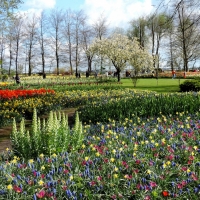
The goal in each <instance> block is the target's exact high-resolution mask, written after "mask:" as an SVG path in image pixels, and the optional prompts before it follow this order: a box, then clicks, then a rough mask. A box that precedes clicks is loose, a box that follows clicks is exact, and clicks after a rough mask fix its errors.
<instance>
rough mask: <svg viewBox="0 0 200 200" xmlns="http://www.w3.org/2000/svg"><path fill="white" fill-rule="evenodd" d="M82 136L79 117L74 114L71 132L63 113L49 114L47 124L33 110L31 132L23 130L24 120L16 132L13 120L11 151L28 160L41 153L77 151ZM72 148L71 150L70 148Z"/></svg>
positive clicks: (66, 117)
mask: <svg viewBox="0 0 200 200" xmlns="http://www.w3.org/2000/svg"><path fill="white" fill-rule="evenodd" d="M83 139H84V136H83V131H82V124H81V122H80V121H79V115H78V113H76V119H75V125H74V128H73V129H72V130H70V128H69V126H68V116H67V115H65V114H64V113H62V114H61V113H60V112H58V114H57V113H56V112H52V111H51V112H50V114H49V118H48V120H47V122H46V121H45V119H43V123H42V124H41V122H40V118H38V117H37V112H36V109H34V113H33V120H32V126H31V130H27V131H26V130H25V124H24V119H23V120H22V121H21V122H20V128H19V130H17V126H16V121H15V119H14V120H13V129H12V134H11V142H12V149H13V151H14V152H15V154H16V155H18V156H20V157H23V158H25V159H28V158H30V157H33V158H36V157H37V156H38V155H40V154H41V153H43V154H46V155H50V154H52V153H55V152H56V153H59V152H63V151H64V150H66V149H68V150H70V151H77V150H78V149H79V148H80V147H81V145H82V142H83ZM71 147H73V148H71Z"/></svg>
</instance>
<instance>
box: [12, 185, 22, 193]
mask: <svg viewBox="0 0 200 200" xmlns="http://www.w3.org/2000/svg"><path fill="white" fill-rule="evenodd" d="M13 190H14V191H15V192H17V193H21V192H22V188H20V187H18V186H16V185H14V186H13Z"/></svg>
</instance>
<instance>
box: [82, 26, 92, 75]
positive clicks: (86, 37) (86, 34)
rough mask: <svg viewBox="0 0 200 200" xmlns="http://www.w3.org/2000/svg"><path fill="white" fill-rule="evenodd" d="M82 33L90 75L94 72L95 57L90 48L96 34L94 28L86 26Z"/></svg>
mask: <svg viewBox="0 0 200 200" xmlns="http://www.w3.org/2000/svg"><path fill="white" fill-rule="evenodd" d="M81 33H82V46H83V51H84V52H85V56H86V59H87V64H88V69H87V71H88V72H89V73H90V72H91V71H92V61H93V57H94V53H93V52H91V51H90V50H89V47H90V45H91V43H92V41H93V40H94V32H93V30H92V27H90V26H88V25H84V26H83V29H82V31H81Z"/></svg>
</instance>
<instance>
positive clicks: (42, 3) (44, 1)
mask: <svg viewBox="0 0 200 200" xmlns="http://www.w3.org/2000/svg"><path fill="white" fill-rule="evenodd" d="M25 5H26V6H27V7H30V8H32V9H39V10H43V9H51V8H54V6H55V5H56V0H26V2H25Z"/></svg>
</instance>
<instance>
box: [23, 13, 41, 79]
mask: <svg viewBox="0 0 200 200" xmlns="http://www.w3.org/2000/svg"><path fill="white" fill-rule="evenodd" d="M37 28H38V18H37V17H36V15H33V16H31V17H28V18H27V19H26V23H25V31H26V32H25V36H26V40H25V42H26V45H27V51H28V56H27V57H28V58H27V59H28V75H29V76H31V74H32V68H33V62H32V58H33V57H34V46H35V45H36V44H37V37H36V36H37Z"/></svg>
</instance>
